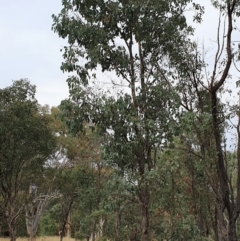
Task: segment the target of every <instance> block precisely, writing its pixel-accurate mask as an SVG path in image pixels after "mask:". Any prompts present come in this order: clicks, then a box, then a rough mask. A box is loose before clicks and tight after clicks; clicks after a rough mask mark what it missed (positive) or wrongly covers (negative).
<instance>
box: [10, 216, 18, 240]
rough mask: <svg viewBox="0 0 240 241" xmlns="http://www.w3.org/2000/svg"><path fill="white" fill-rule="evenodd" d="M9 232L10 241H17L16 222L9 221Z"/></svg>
mask: <svg viewBox="0 0 240 241" xmlns="http://www.w3.org/2000/svg"><path fill="white" fill-rule="evenodd" d="M8 230H9V237H10V241H16V239H17V236H16V234H17V232H16V222H15V220H12V219H8Z"/></svg>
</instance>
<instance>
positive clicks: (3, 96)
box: [0, 79, 55, 241]
mask: <svg viewBox="0 0 240 241" xmlns="http://www.w3.org/2000/svg"><path fill="white" fill-rule="evenodd" d="M35 91H36V88H35V86H33V85H31V84H30V83H29V81H28V80H25V79H23V80H19V81H15V82H13V84H12V85H11V86H9V87H6V88H4V89H0V107H1V111H0V181H1V186H0V193H1V196H2V198H3V207H2V208H3V210H4V217H5V219H6V222H7V224H8V229H9V234H10V239H11V241H15V240H16V223H17V219H18V216H19V214H20V213H21V211H22V210H23V207H24V204H25V203H24V195H25V194H28V190H29V186H30V185H33V184H34V179H35V178H36V177H38V176H41V174H42V170H43V165H44V163H45V162H46V161H47V159H48V158H49V157H50V155H51V154H52V153H53V149H54V147H55V138H54V136H53V135H52V132H51V130H50V128H49V122H48V119H46V118H45V117H44V116H42V115H40V114H39V113H38V105H37V101H36V99H35Z"/></svg>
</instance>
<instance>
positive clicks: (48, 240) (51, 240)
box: [0, 236, 75, 241]
mask: <svg viewBox="0 0 240 241" xmlns="http://www.w3.org/2000/svg"><path fill="white" fill-rule="evenodd" d="M59 240H60V238H59V237H58V236H52V237H51V236H43V237H37V238H36V241H59ZM0 241H9V238H0ZM17 241H28V238H17ZM63 241H75V239H74V238H68V237H66V238H63Z"/></svg>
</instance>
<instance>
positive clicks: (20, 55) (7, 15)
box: [0, 0, 218, 106]
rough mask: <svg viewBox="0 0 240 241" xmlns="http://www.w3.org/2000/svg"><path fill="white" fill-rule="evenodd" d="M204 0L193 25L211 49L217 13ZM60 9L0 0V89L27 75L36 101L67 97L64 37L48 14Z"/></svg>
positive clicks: (53, 0)
mask: <svg viewBox="0 0 240 241" xmlns="http://www.w3.org/2000/svg"><path fill="white" fill-rule="evenodd" d="M198 2H200V3H201V2H203V1H200V0H198ZM204 2H205V7H206V14H205V16H204V22H203V23H202V24H201V25H199V24H198V25H195V27H196V38H197V39H198V41H199V43H200V44H202V43H203V42H205V46H207V48H208V49H209V50H211V49H213V46H214V45H215V44H214V42H213V40H214V39H215V31H214V30H216V26H217V20H218V13H217V12H216V11H214V9H213V8H212V7H211V5H210V0H204ZM60 11H61V0H41V1H40V0H21V1H17V0H7V1H4V0H0V88H4V87H6V86H9V85H11V84H12V81H13V80H18V79H21V78H28V79H29V80H30V82H31V83H32V84H35V85H36V86H37V94H36V97H37V99H38V101H39V103H40V104H42V105H43V104H49V105H50V106H57V105H59V104H60V102H61V100H63V99H65V98H68V86H67V83H66V78H67V74H63V73H62V71H61V70H60V65H61V62H62V61H63V58H62V53H61V52H60V49H61V48H62V47H63V46H64V45H65V44H66V40H63V39H60V38H59V37H58V35H57V34H56V33H54V32H53V31H52V30H51V26H52V17H51V15H52V14H58V13H59V12H60ZM189 23H191V19H190V20H189ZM210 57H211V51H210Z"/></svg>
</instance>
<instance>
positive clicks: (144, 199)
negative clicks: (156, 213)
mask: <svg viewBox="0 0 240 241" xmlns="http://www.w3.org/2000/svg"><path fill="white" fill-rule="evenodd" d="M141 189H142V190H141V191H140V192H141V193H140V200H141V216H142V218H141V219H142V223H141V229H142V233H141V236H142V241H149V240H150V235H149V210H148V206H149V196H150V195H149V190H148V187H147V185H146V184H144V185H143V187H141Z"/></svg>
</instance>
